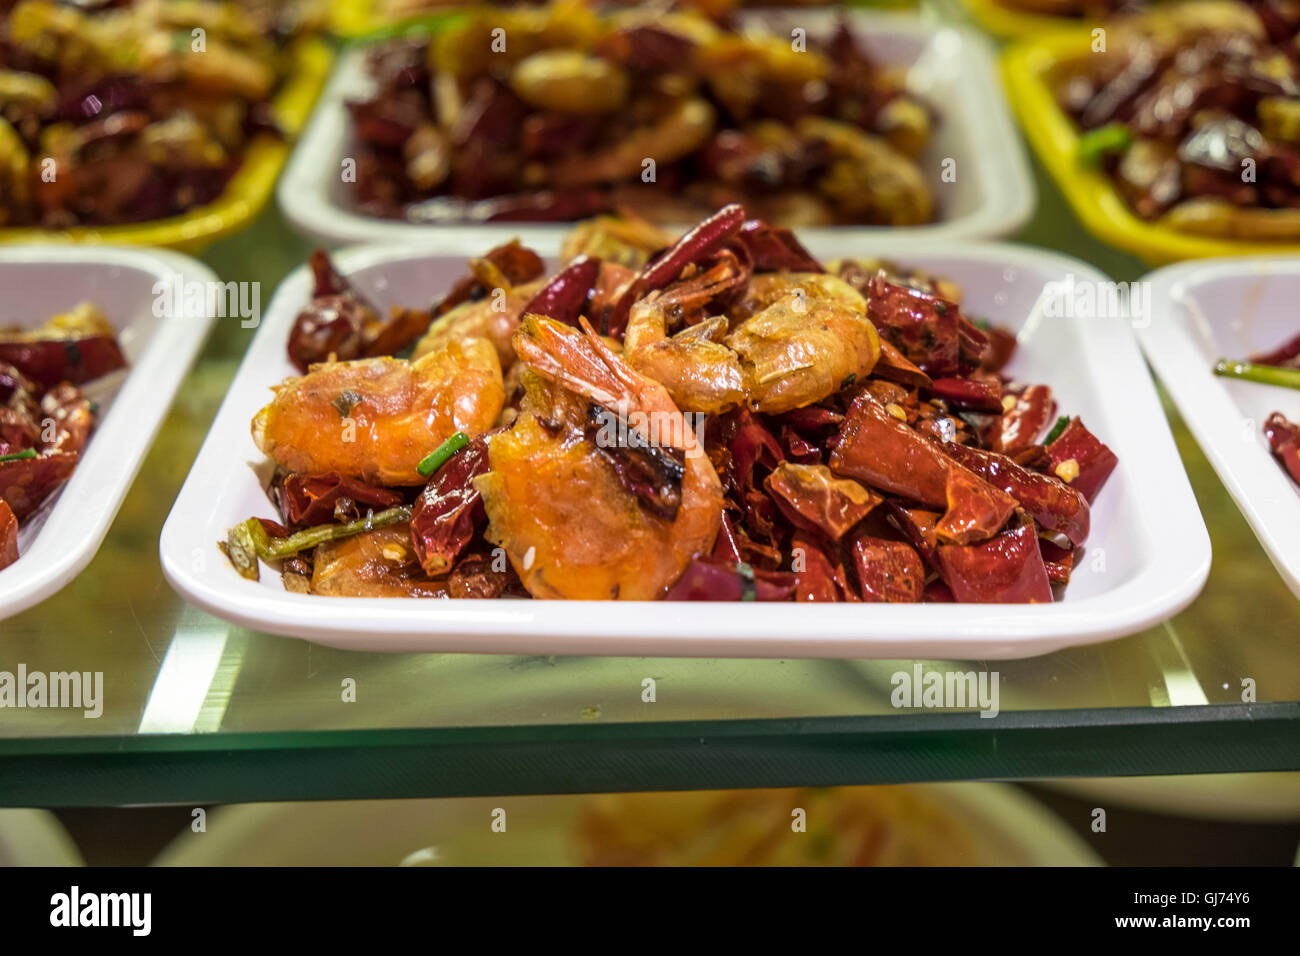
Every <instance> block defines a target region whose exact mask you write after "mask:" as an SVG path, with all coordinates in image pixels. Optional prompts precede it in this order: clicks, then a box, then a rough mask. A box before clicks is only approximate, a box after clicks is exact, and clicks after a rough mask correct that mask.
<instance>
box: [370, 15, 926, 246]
mask: <svg viewBox="0 0 1300 956" xmlns="http://www.w3.org/2000/svg"><path fill="white" fill-rule="evenodd" d="M728 22H730V21H727V20H723V21H722V22H719V21H716V20H712V19H709V18H707V17H705V16H703V15H700V14H699V13H696V12H691V11H682V12H669V13H662V12H660V11H648V10H626V11H616V12H613V13H611V14H609V15H608V16H607V17H604V16H601V15H599V14H597V13H595V12H593V11H592V10H591V9H589V8H588V7H587V6H586V5H584V4H583V3H581V2H577V0H559V2H556V3H554V4H552V5H550V6H548V7H545V8H542V9H533V8H513V9H508V10H503V9H490V8H489V9H482V8H476V9H474V10H471V11H469V12H467V14H466V16H465V17H464V19H463V20H462V21H460V22H459V23H457V24H456V25H453V26H447V27H445V28H443V29H440V30H438V31H436V32H435V33H434V34H433V35H432V36H431V37H430V38H428V39H407V40H401V41H396V42H392V43H386V44H382V45H379V46H378V47H375V48H373V49H372V50H371V52H370V54H369V57H368V68H369V71H370V73H371V75H372V76H373V79H374V82H375V84H376V87H377V89H376V91H375V93H374V94H373V95H372V96H370V97H369V98H366V99H361V100H356V101H353V102H350V103H349V104H348V108H349V111H350V115H351V121H352V134H353V137H354V140H355V144H354V146H353V147H351V149H353V150H354V153H355V159H356V168H355V177H351V176H349V177H346V179H348V180H349V182H348V183H347V185H346V186H345V188H347V189H349V190H350V192H351V197H352V201H353V203H354V204H355V206H356V208H357V209H358V210H360V211H361V212H363V213H365V214H367V215H372V216H381V217H387V218H404V219H407V220H410V221H414V222H425V223H441V222H462V221H474V222H485V221H494V220H511V221H572V220H578V219H583V218H586V217H588V216H592V215H596V214H599V213H603V212H611V211H622V210H628V211H631V212H633V213H635V214H637V215H640V216H642V217H644V218H648V219H650V220H652V221H655V222H659V223H678V224H680V223H687V222H694V221H696V220H698V219H700V218H702V217H703V216H705V215H707V214H708V213H709V212H711V211H712V210H714V209H717V208H718V207H719V206H721V205H723V204H725V203H729V202H742V203H744V204H745V206H746V208H748V209H750V210H751V211H752V212H753V213H754V214H755V215H757V216H761V217H762V218H763V219H764V220H765V221H768V222H771V223H773V224H775V225H784V226H794V225H799V226H810V225H826V224H835V223H869V224H883V225H896V226H905V225H915V224H918V223H925V222H929V221H931V220H932V219H933V218H934V216H935V200H934V196H933V194H932V192H931V187H930V177H929V176H928V175H927V174H926V173H925V172H923V171H922V168H921V165H920V157H921V155H922V153H923V152H924V150H925V148H926V146H927V144H928V143H929V141H930V138H931V134H932V130H933V126H934V123H935V116H934V113H933V110H932V109H931V107H930V106H929V105H928V104H927V103H925V102H923V101H922V100H920V99H919V98H917V97H916V96H914V95H912V94H911V93H909V92H908V91H907V89H906V86H905V82H904V80H905V77H904V75H903V74H902V72H901V71H900V70H898V69H895V68H893V67H890V66H887V65H885V64H881V63H876V62H874V61H873V60H872V59H871V58H870V57H868V56H867V55H866V53H865V52H864V51H863V49H862V48H861V46H860V45H859V43H858V41H857V39H856V38H855V37H854V36H853V34H852V33H851V32H850V31H849V29H848V28H847V27H845V26H843V25H841V26H840V27H839V28H838V29H837V30H836V31H835V32H834V33H833V34H832V35H831V36H829V37H826V38H821V39H819V38H817V37H813V36H802V35H800V36H793V37H792V35H790V34H785V33H774V32H770V31H765V30H753V29H745V30H740V29H737V28H735V27H733V26H728V25H726V24H727V23H728ZM794 32H795V33H798V32H800V31H794ZM352 155H353V153H349V156H352ZM352 178H355V182H351V181H350V180H351V179H352Z"/></svg>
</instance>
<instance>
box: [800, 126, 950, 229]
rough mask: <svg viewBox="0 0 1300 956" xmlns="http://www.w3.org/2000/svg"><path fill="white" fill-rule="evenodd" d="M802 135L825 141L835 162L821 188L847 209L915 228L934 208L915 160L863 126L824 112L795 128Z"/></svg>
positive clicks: (857, 214) (851, 213) (867, 218)
mask: <svg viewBox="0 0 1300 956" xmlns="http://www.w3.org/2000/svg"><path fill="white" fill-rule="evenodd" d="M795 129H796V132H797V133H798V134H799V136H801V137H803V138H805V139H810V140H821V141H822V142H824V143H825V144H826V146H827V148H828V149H829V150H830V153H831V159H832V161H831V164H830V168H829V170H828V171H827V173H826V175H825V176H823V177H822V179H821V181H820V182H819V183H818V189H819V190H820V191H821V193H822V194H823V195H824V196H826V198H827V199H829V200H830V201H831V202H832V203H834V204H835V205H836V207H837V208H838V209H839V210H840V211H841V213H844V214H847V215H849V216H852V217H855V218H857V219H860V220H861V221H870V222H880V223H888V224H889V225H891V226H914V225H917V224H918V223H923V222H929V221H930V217H931V215H932V214H933V212H934V198H933V197H932V196H931V195H930V190H929V187H928V186H927V185H926V182H925V177H924V176H923V175H922V174H921V170H920V169H919V168H918V167H917V165H916V163H914V162H913V161H912V160H911V158H909V157H908V156H907V155H905V154H904V153H901V152H899V151H898V150H897V149H895V148H894V147H893V146H891V145H890V144H889V142H887V141H886V140H884V139H882V138H880V137H878V136H872V135H871V134H870V133H867V132H865V131H864V130H862V129H861V128H859V127H857V126H854V125H852V124H850V123H843V122H840V121H838V120H831V119H825V118H823V117H820V116H807V117H804V118H803V119H801V120H800V121H799V123H798V124H797V126H796V127H795Z"/></svg>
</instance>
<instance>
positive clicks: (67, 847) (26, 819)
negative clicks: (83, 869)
mask: <svg viewBox="0 0 1300 956" xmlns="http://www.w3.org/2000/svg"><path fill="white" fill-rule="evenodd" d="M84 865H85V864H84V863H83V862H82V859H81V853H80V852H79V851H78V850H77V845H76V843H74V842H73V840H72V837H71V836H70V835H69V834H68V831H67V830H66V829H64V827H63V824H61V823H59V821H58V818H57V817H55V816H54V814H52V813H50V812H49V811H48V810H0V867H6V866H84Z"/></svg>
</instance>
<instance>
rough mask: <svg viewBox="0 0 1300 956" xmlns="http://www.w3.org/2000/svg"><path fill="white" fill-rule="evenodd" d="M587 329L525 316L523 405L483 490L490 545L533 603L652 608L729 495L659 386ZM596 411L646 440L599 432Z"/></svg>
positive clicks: (712, 528)
mask: <svg viewBox="0 0 1300 956" xmlns="http://www.w3.org/2000/svg"><path fill="white" fill-rule="evenodd" d="M582 327H583V329H582V331H581V332H580V331H578V330H577V329H574V328H572V327H571V326H566V325H562V324H560V323H558V322H554V321H552V320H550V319H547V318H543V317H541V316H537V315H527V316H525V317H524V321H523V323H522V324H521V325H520V328H519V331H518V333H517V334H516V336H515V349H516V350H517V351H518V353H519V357H520V360H521V361H522V362H523V363H524V365H525V366H526V369H527V370H528V372H529V373H530V374H529V376H528V380H529V381H528V395H527V398H526V400H525V402H524V405H523V408H522V410H521V413H520V415H519V417H518V419H517V420H516V421H515V423H514V424H513V425H512V426H511V427H510V428H509V429H507V430H505V431H501V432H498V433H496V434H494V435H492V436H491V437H490V438H489V439H488V449H489V461H490V470H489V471H488V473H487V474H485V475H482V476H480V477H479V478H477V479H476V480H475V487H476V488H477V489H478V491H479V492H480V493H481V494H482V496H483V502H484V505H485V507H486V511H487V515H488V528H487V532H486V534H487V538H488V540H490V541H492V542H493V543H495V544H499V545H500V546H501V547H503V548H505V551H506V554H507V555H508V557H509V559H510V563H511V564H512V565H513V566H514V569H515V571H516V572H517V573H518V575H519V578H520V580H521V581H522V582H523V585H524V587H525V588H526V589H527V590H528V592H529V593H530V594H531V595H533V596H534V597H538V598H581V599H604V598H621V599H623V600H652V599H655V598H659V597H662V596H663V594H664V593H665V592H666V591H667V590H668V588H669V587H670V586H671V585H672V584H673V583H674V582H675V581H676V580H677V579H678V578H679V577H680V576H681V574H682V572H683V571H684V570H685V569H686V567H687V565H688V564H689V563H690V562H691V560H692V558H694V557H696V556H697V555H699V554H702V553H707V552H708V551H710V550H711V548H712V547H713V543H714V539H715V538H716V536H717V534H718V529H719V527H720V526H721V521H722V486H721V482H720V481H719V479H718V475H717V472H715V471H714V469H713V465H712V463H711V462H710V461H709V458H708V456H707V455H705V454H704V453H703V449H702V447H701V446H700V444H699V441H698V439H697V437H696V435H695V433H694V431H693V430H692V429H691V428H690V427H689V426H688V424H687V421H686V419H685V418H684V416H683V415H682V414H681V412H679V411H678V409H677V407H676V406H675V405H674V404H673V402H672V399H671V398H670V397H669V395H668V392H667V391H666V390H665V389H664V388H663V386H661V385H659V384H658V383H657V382H655V381H653V380H651V379H649V378H647V377H645V376H643V375H641V374H639V373H638V372H636V371H635V370H634V369H632V368H631V367H630V366H629V365H628V364H627V363H626V362H624V361H623V360H622V359H621V358H620V357H619V356H618V355H616V354H615V353H614V352H613V351H612V350H611V349H610V347H609V346H608V345H607V344H606V343H605V342H604V341H603V340H602V339H601V338H600V337H599V336H597V335H596V333H595V332H594V331H593V329H592V328H591V325H590V324H589V323H588V322H587V321H586V320H585V319H583V320H582ZM593 411H596V412H601V411H603V412H604V413H606V414H607V415H609V414H616V415H618V416H619V418H620V420H621V421H623V422H624V423H625V424H626V425H627V426H628V428H629V430H630V429H631V428H633V427H635V429H636V432H637V435H638V437H639V440H635V441H631V442H622V441H618V440H606V438H605V437H604V433H603V432H601V433H593V429H592V427H591V424H590V423H591V418H592V413H593ZM629 434H631V432H630V431H629ZM646 485H655V486H658V487H659V491H660V492H661V493H660V494H659V495H657V496H655V497H654V498H653V500H651V499H650V498H649V497H648V496H647V493H646V491H645V486H646Z"/></svg>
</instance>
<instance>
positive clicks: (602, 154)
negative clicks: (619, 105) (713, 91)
mask: <svg viewBox="0 0 1300 956" xmlns="http://www.w3.org/2000/svg"><path fill="white" fill-rule="evenodd" d="M716 120H717V112H716V111H715V110H714V109H713V107H712V106H710V105H709V103H708V101H707V100H705V99H702V98H700V97H692V98H691V99H683V100H681V101H679V102H678V103H677V104H676V105H674V106H673V107H672V108H671V109H670V110H669V111H668V112H667V113H665V114H664V115H663V116H661V117H660V118H659V119H657V120H655V121H654V122H651V123H647V124H646V125H645V126H639V127H637V128H636V129H633V130H631V131H630V132H628V133H626V134H624V135H623V136H622V137H620V138H619V139H618V141H617V143H616V144H615V145H613V146H610V147H609V148H607V149H598V150H596V151H594V152H590V153H583V154H581V155H580V156H579V157H578V158H577V159H570V160H565V161H563V163H562V164H561V165H558V166H556V167H554V168H553V169H552V170H551V176H550V179H551V182H552V183H553V184H554V185H556V186H561V187H564V186H588V185H591V184H592V183H607V182H614V181H616V180H620V179H628V178H632V177H637V176H640V175H641V174H642V172H643V171H644V168H643V165H642V164H643V163H644V162H645V160H646V158H647V157H653V158H654V161H655V162H656V163H658V164H659V165H661V166H664V165H667V164H668V163H673V162H676V161H677V160H679V159H681V158H682V157H683V156H687V155H689V154H691V153H693V152H695V151H696V150H697V149H699V148H700V147H701V146H703V145H704V143H705V142H706V141H707V140H708V138H709V136H710V135H711V134H712V133H713V127H714V124H715V122H716Z"/></svg>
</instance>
